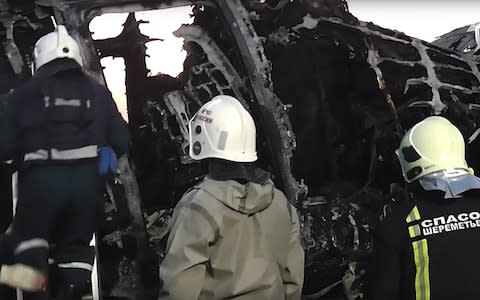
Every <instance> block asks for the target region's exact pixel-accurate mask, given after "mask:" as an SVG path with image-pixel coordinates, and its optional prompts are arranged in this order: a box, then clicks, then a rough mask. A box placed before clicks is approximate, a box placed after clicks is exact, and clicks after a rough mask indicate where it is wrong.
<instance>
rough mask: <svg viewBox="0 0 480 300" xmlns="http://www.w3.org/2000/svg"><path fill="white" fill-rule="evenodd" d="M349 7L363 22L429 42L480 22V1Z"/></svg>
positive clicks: (358, 2) (355, 0) (377, 0)
mask: <svg viewBox="0 0 480 300" xmlns="http://www.w3.org/2000/svg"><path fill="white" fill-rule="evenodd" d="M348 6H349V8H350V12H351V13H352V14H353V15H355V16H356V17H357V18H359V19H360V20H362V21H371V22H373V23H375V24H377V25H379V26H382V27H386V28H390V29H396V30H398V31H402V32H404V33H406V34H407V35H410V36H413V37H418V38H420V39H423V40H425V41H427V42H432V41H434V40H435V39H436V38H437V37H439V36H440V35H443V34H445V33H447V32H450V31H452V30H453V29H456V28H458V27H463V26H465V25H468V24H472V23H477V22H480V1H479V0H348Z"/></svg>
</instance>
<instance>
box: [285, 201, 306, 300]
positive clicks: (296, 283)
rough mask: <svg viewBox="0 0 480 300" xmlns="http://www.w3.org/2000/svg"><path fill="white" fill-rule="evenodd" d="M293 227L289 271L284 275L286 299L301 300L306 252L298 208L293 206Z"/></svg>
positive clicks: (288, 260)
mask: <svg viewBox="0 0 480 300" xmlns="http://www.w3.org/2000/svg"><path fill="white" fill-rule="evenodd" d="M291 210H292V229H291V232H290V246H289V251H288V258H287V272H285V273H284V276H283V284H284V286H285V292H286V295H285V299H286V300H300V298H301V296H302V287H303V277H304V267H305V253H304V251H303V247H302V245H301V243H300V222H299V219H298V214H297V211H296V209H295V208H294V207H293V206H292V207H291Z"/></svg>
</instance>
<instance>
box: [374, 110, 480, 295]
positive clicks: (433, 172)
mask: <svg viewBox="0 0 480 300" xmlns="http://www.w3.org/2000/svg"><path fill="white" fill-rule="evenodd" d="M397 156H398V158H399V160H400V165H401V168H402V172H403V176H404V179H405V181H406V182H407V183H408V188H407V189H408V192H409V201H406V202H405V203H404V205H400V206H399V207H397V209H396V210H394V211H393V212H392V213H391V215H390V216H388V217H387V218H386V219H385V220H384V222H383V223H380V226H379V229H378V232H377V233H376V235H375V240H374V252H373V254H372V263H371V265H370V270H369V272H368V274H369V277H370V280H369V282H368V286H369V289H368V290H369V295H368V297H367V299H372V300H385V299H389V300H395V299H407V300H410V299H411V300H429V299H431V300H439V299H478V298H480V289H479V288H478V276H477V273H476V272H477V270H479V269H480V258H479V253H480V243H479V242H477V238H478V236H479V235H480V190H479V189H480V179H479V178H477V177H475V176H473V175H472V174H473V171H472V170H471V169H470V168H469V167H468V166H467V163H466V161H465V143H464V139H463V136H462V134H461V133H460V131H459V130H458V129H457V128H456V127H455V126H454V125H452V124H451V123H450V122H449V121H448V120H447V119H445V118H443V117H429V118H426V119H425V120H423V121H422V122H420V123H418V124H416V125H415V126H414V127H413V128H411V129H410V130H409V131H408V132H407V133H406V134H405V136H404V137H403V139H402V140H401V142H400V147H399V148H398V150H397Z"/></svg>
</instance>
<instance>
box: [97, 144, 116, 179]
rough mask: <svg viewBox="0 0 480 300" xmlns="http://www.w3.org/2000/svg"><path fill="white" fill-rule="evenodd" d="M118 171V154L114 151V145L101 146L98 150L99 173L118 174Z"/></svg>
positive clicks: (101, 174)
mask: <svg viewBox="0 0 480 300" xmlns="http://www.w3.org/2000/svg"><path fill="white" fill-rule="evenodd" d="M117 171H118V163H117V156H116V155H115V152H113V149H112V147H110V146H102V147H100V148H99V150H98V174H100V176H107V175H116V174H117Z"/></svg>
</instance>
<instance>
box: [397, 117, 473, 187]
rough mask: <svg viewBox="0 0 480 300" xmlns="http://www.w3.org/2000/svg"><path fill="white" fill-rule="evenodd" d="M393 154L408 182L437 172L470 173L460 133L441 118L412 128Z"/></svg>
mask: <svg viewBox="0 0 480 300" xmlns="http://www.w3.org/2000/svg"><path fill="white" fill-rule="evenodd" d="M396 154H397V156H398V159H399V160H400V165H401V167H402V173H403V177H404V178H405V180H406V181H407V182H412V181H414V180H416V179H419V178H421V177H423V176H425V175H427V174H430V173H433V172H437V171H440V170H449V169H464V170H467V171H470V170H469V168H468V166H467V163H466V161H465V141H464V139H463V136H462V133H461V132H460V130H458V128H457V127H455V126H454V125H453V124H452V123H450V121H448V120H447V119H445V118H443V117H428V118H426V119H425V120H423V121H421V122H419V123H418V124H416V125H415V126H413V127H412V128H411V129H410V130H409V131H408V132H407V133H406V134H405V136H404V137H403V138H402V141H401V142H400V147H399V148H398V149H397V151H396Z"/></svg>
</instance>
